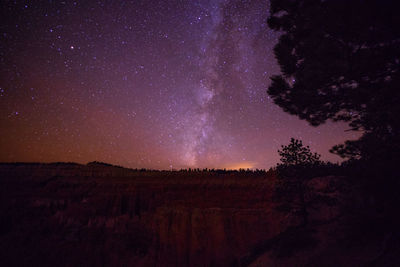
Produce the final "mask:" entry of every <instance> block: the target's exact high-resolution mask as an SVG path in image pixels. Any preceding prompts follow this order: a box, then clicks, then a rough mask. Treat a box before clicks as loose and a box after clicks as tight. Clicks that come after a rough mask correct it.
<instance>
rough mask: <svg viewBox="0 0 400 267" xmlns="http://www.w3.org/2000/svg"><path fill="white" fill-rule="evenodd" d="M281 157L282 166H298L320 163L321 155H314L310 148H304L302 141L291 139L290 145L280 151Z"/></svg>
mask: <svg viewBox="0 0 400 267" xmlns="http://www.w3.org/2000/svg"><path fill="white" fill-rule="evenodd" d="M278 153H279V156H281V162H282V163H281V165H285V166H298V165H313V164H318V163H320V162H321V161H320V157H321V155H319V154H317V153H312V152H311V150H310V147H309V146H304V145H303V142H302V141H301V140H297V139H294V138H291V139H290V144H288V145H286V146H283V145H282V150H278Z"/></svg>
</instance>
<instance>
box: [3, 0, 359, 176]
mask: <svg viewBox="0 0 400 267" xmlns="http://www.w3.org/2000/svg"><path fill="white" fill-rule="evenodd" d="M267 16H268V1H233V0H232V1H229V0H215V1H97V2H94V1H85V2H78V1H64V2H61V1H54V2H53V1H37V2H32V3H30V4H26V3H19V2H18V3H14V1H5V4H3V7H2V10H1V43H0V56H1V62H0V64H1V65H0V66H1V70H0V127H1V132H2V137H1V141H0V148H1V149H0V161H44V162H49V161H73V162H81V163H85V162H88V161H93V160H98V161H105V162H109V163H113V164H119V165H123V166H126V167H139V168H141V167H145V168H156V169H170V168H187V167H200V168H203V167H209V168H239V167H241V168H248V167H249V168H268V167H270V166H272V165H274V164H275V163H277V162H278V160H279V157H278V155H277V152H276V151H277V149H279V148H280V145H282V144H285V143H288V142H289V139H290V137H295V138H300V139H302V140H303V142H304V143H306V144H309V145H310V146H311V148H312V149H313V150H315V151H317V152H319V153H321V154H322V155H323V158H324V159H329V160H332V161H337V160H339V158H338V157H336V156H334V155H331V154H329V152H328V150H329V148H330V147H331V146H332V145H334V144H337V143H340V142H342V141H343V140H345V139H351V138H354V137H355V136H352V133H350V132H344V130H345V129H347V127H346V126H345V125H343V124H333V123H328V124H326V125H323V126H321V127H318V128H313V127H311V126H308V125H307V123H306V122H304V121H300V120H298V119H297V118H296V117H294V116H290V115H288V114H285V113H284V112H283V111H282V110H281V109H280V108H279V107H277V106H276V105H274V104H273V103H272V101H271V100H270V99H269V97H268V95H267V94H266V89H267V87H268V85H269V83H270V81H269V77H270V76H271V75H273V74H277V73H279V67H278V65H277V63H276V60H275V58H274V55H273V47H274V45H275V43H276V42H277V39H278V38H279V34H278V33H276V32H272V31H271V30H269V29H268V27H267V24H266V19H267Z"/></svg>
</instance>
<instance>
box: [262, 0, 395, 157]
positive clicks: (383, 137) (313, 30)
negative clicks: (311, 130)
mask: <svg viewBox="0 0 400 267" xmlns="http://www.w3.org/2000/svg"><path fill="white" fill-rule="evenodd" d="M398 10H399V3H398V1H385V0H383V1H380V0H346V1H345V0H271V9H270V11H271V14H270V17H269V19H268V25H269V26H270V27H271V28H272V29H274V30H276V31H279V32H281V33H282V35H281V37H280V39H279V42H278V44H277V45H276V46H275V48H274V52H275V55H276V58H277V60H278V63H279V65H280V67H281V71H282V74H281V75H276V76H273V77H271V80H272V84H271V85H270V87H269V89H268V93H269V95H270V96H271V97H272V99H273V100H274V102H275V103H276V104H277V105H279V106H280V107H282V108H283V110H284V111H286V112H289V113H291V114H295V115H297V116H299V117H300V118H301V119H304V120H307V121H308V122H309V123H310V124H311V125H314V126H317V125H320V124H322V123H324V122H325V121H326V120H328V119H332V120H333V121H345V122H348V123H349V125H350V127H351V129H352V130H355V131H358V130H360V131H363V137H362V138H361V139H360V140H358V141H349V142H346V143H345V144H343V145H339V146H336V147H334V148H333V149H332V150H331V152H333V153H336V154H339V155H341V156H343V157H345V158H356V159H357V158H361V157H362V158H366V159H369V160H376V159H379V158H381V157H386V158H388V159H391V158H393V156H395V157H396V159H399V158H400V157H399V153H400V152H399V151H400V116H398V114H400V105H399V104H398V103H399V102H400V90H399V89H400V88H399V87H400V27H398V26H397V25H400V16H399V15H398ZM380 147H381V148H380ZM388 153H389V154H390V156H387V154H388Z"/></svg>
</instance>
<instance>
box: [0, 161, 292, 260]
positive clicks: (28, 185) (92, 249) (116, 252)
mask: <svg viewBox="0 0 400 267" xmlns="http://www.w3.org/2000/svg"><path fill="white" fill-rule="evenodd" d="M90 168H92V169H90ZM96 168H99V169H96ZM109 168H113V167H109V166H89V167H88V166H84V165H78V164H64V165H63V164H53V165H51V164H49V165H46V164H45V165H33V164H31V165H26V166H25V165H5V164H3V165H1V168H0V169H1V170H0V174H1V179H0V183H1V185H0V186H1V189H0V190H1V193H2V194H1V195H2V204H1V213H2V216H1V222H0V223H1V225H0V228H1V229H2V231H1V233H0V246H1V247H0V251H1V252H0V253H1V256H0V258H3V259H6V261H5V262H7V264H8V265H19V266H20V265H31V263H35V264H39V265H41V266H45V265H48V266H50V265H51V266H54V265H64V266H72V265H103V264H105V265H112V266H127V265H128V266H149V265H150V266H232V265H233V266H234V265H240V260H241V259H242V257H243V256H244V255H246V254H247V253H248V251H249V250H251V249H252V248H253V247H254V246H256V245H257V244H258V243H260V242H261V241H262V240H265V239H269V238H271V237H273V236H274V235H276V233H278V232H280V231H282V229H284V228H285V227H286V226H285V224H284V223H282V222H283V217H282V216H281V215H280V214H279V213H276V212H275V211H274V209H273V207H272V205H271V201H270V199H271V192H272V190H271V185H272V180H273V177H266V175H265V173H261V174H259V175H256V176H254V175H253V176H252V177H245V176H244V177H238V176H232V175H225V176H224V175H223V174H221V175H214V176H212V175H210V176H207V175H203V177H201V175H200V176H199V175H198V174H197V175H194V176H193V177H190V176H191V174H190V173H186V174H179V173H176V174H175V175H172V174H171V173H169V172H153V173H149V172H147V173H145V172H134V171H132V170H124V169H122V170H120V169H119V168H117V169H115V168H114V169H111V170H108V175H104V173H102V174H101V175H97V174H98V173H101V172H102V171H105V170H104V169H109ZM89 171H90V172H89ZM128 173H130V174H131V175H127V174H128ZM21 255H24V257H21Z"/></svg>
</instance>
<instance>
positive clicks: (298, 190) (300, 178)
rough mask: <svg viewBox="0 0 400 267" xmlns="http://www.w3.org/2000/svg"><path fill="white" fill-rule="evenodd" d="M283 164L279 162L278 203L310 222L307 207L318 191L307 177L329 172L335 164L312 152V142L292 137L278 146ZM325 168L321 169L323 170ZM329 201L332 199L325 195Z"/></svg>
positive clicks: (303, 221)
mask: <svg viewBox="0 0 400 267" xmlns="http://www.w3.org/2000/svg"><path fill="white" fill-rule="evenodd" d="M278 153H279V155H280V156H281V159H280V160H281V162H282V163H281V164H278V166H277V173H278V182H277V184H276V186H275V200H276V201H277V202H278V203H279V205H278V206H277V209H278V210H279V211H282V212H285V213H290V214H293V215H295V216H300V217H301V218H302V224H303V225H304V226H305V225H307V224H308V213H309V211H308V209H309V208H311V207H312V206H313V205H314V204H315V202H316V201H321V199H320V198H318V199H317V198H316V195H315V194H314V192H312V190H311V189H310V188H309V186H308V184H307V183H308V181H309V180H310V179H311V178H313V177H316V176H319V175H327V170H330V169H333V168H334V165H333V164H326V163H323V162H322V161H321V160H320V157H321V156H320V155H319V154H317V153H312V152H311V150H310V147H309V146H304V145H303V142H302V141H301V140H297V139H294V138H291V139H290V143H289V144H288V145H282V149H281V150H278ZM321 170H322V172H321ZM323 201H324V202H329V201H331V199H325V200H323Z"/></svg>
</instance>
